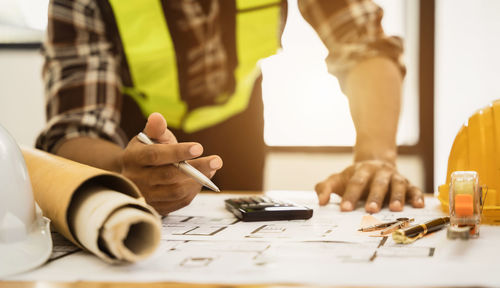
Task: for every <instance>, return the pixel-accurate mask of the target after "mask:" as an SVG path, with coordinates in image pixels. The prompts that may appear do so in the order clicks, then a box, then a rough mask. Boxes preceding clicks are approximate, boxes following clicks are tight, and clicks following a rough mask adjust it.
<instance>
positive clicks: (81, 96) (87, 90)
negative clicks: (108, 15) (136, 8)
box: [36, 0, 127, 152]
mask: <svg viewBox="0 0 500 288" xmlns="http://www.w3.org/2000/svg"><path fill="white" fill-rule="evenodd" d="M48 16H49V17H48V27H47V36H46V40H45V41H44V44H43V49H42V53H43V56H44V57H45V63H44V67H43V71H42V75H43V80H44V83H45V101H46V102H45V103H46V107H45V108H46V117H47V125H46V127H45V129H44V130H43V131H42V132H41V134H40V135H39V136H38V139H37V141H36V147H37V148H40V149H43V150H46V151H51V152H52V151H54V150H56V149H57V148H58V146H59V145H60V144H61V143H62V142H63V141H64V140H67V139H71V138H75V137H93V138H102V139H106V140H109V141H112V142H114V143H116V144H118V145H120V146H124V145H125V144H126V141H127V140H126V136H125V133H124V132H123V131H122V130H121V128H120V126H119V123H120V110H121V105H122V94H121V91H120V90H121V80H120V77H119V74H118V69H119V67H118V66H119V64H118V59H117V56H116V55H115V53H113V51H112V48H113V46H112V44H111V41H109V39H107V38H106V29H105V25H104V21H103V20H102V16H101V13H100V11H99V9H98V7H97V5H96V3H95V1H85V0H52V1H51V2H50V4H49V15H48Z"/></svg>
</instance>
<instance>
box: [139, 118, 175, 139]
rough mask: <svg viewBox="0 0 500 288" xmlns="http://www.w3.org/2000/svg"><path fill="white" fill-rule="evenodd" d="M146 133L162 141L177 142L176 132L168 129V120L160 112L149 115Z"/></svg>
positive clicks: (145, 128)
mask: <svg viewBox="0 0 500 288" xmlns="http://www.w3.org/2000/svg"><path fill="white" fill-rule="evenodd" d="M144 133H146V135H148V136H149V138H151V139H154V140H156V141H157V142H160V143H177V139H176V138H175V136H174V134H173V133H172V132H171V131H170V130H168V129H167V120H165V118H164V117H163V116H162V115H161V114H160V113H158V112H154V113H151V115H149V117H148V122H147V123H146V127H144Z"/></svg>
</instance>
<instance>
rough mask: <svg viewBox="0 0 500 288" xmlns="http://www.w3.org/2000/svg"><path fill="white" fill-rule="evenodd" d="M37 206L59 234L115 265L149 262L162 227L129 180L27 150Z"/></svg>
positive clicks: (25, 156)
mask: <svg viewBox="0 0 500 288" xmlns="http://www.w3.org/2000/svg"><path fill="white" fill-rule="evenodd" d="M22 150H23V155H24V158H25V160H26V165H27V166H28V173H29V174H30V178H31V183H32V185H33V193H34V196H35V200H36V201H37V202H38V204H39V206H40V208H41V209H42V211H43V212H44V215H46V216H47V217H48V218H49V219H51V220H52V224H53V226H54V228H55V229H56V231H58V232H59V233H61V234H62V235H64V236H65V237H66V238H67V239H69V240H70V241H72V242H73V243H75V244H76V245H78V246H80V247H82V248H84V249H86V250H88V251H90V252H91V253H93V254H95V255H97V256H98V257H100V258H101V259H103V260H105V261H107V262H110V263H117V262H135V261H138V260H141V259H144V258H146V257H148V256H150V255H151V254H152V253H153V252H154V251H155V249H156V248H157V247H158V245H159V242H160V236H161V235H160V233H161V232H160V231H161V221H160V218H159V216H158V214H157V213H156V212H155V210H154V209H153V208H152V207H151V206H149V205H148V204H146V202H145V201H144V198H143V197H142V196H141V194H140V192H139V190H138V189H137V187H136V186H135V185H134V184H133V183H132V182H131V181H130V180H128V179H126V178H125V177H123V176H121V175H119V174H116V173H112V172H109V171H105V170H101V169H97V168H94V167H90V166H87V165H83V164H80V163H77V162H74V161H71V160H68V159H65V158H61V157H58V156H55V155H52V154H49V153H46V152H43V151H40V150H36V149H27V148H23V149H22Z"/></svg>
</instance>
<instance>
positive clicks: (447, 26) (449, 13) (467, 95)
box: [434, 0, 500, 190]
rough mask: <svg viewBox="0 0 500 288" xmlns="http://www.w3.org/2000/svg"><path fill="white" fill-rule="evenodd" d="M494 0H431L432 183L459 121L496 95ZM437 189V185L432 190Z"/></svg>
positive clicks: (497, 9)
mask: <svg viewBox="0 0 500 288" xmlns="http://www.w3.org/2000/svg"><path fill="white" fill-rule="evenodd" d="M499 51H500V1H497V0H438V1H436V55H435V61H436V73H435V111H434V116H435V121H436V123H435V134H434V137H435V140H434V153H435V162H434V167H435V170H434V171H435V172H434V179H435V180H434V181H435V186H436V187H437V185H440V184H443V183H444V181H445V180H446V169H447V161H448V156H449V151H450V149H451V145H452V143H453V140H454V139H455V135H456V133H457V132H458V130H459V129H460V127H461V125H462V124H463V123H464V122H465V121H466V120H467V118H468V117H469V116H470V115H472V114H473V113H474V112H475V111H476V110H477V109H479V108H481V107H484V106H486V105H488V103H489V102H490V101H492V100H493V99H498V98H500V85H499V84H498V83H500V55H499V54H498V52H499ZM436 190H437V189H436Z"/></svg>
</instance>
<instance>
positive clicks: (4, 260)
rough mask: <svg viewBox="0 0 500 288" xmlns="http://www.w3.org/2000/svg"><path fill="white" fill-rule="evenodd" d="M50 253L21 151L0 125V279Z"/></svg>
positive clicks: (39, 261)
mask: <svg viewBox="0 0 500 288" xmlns="http://www.w3.org/2000/svg"><path fill="white" fill-rule="evenodd" d="M51 252H52V238H51V235H50V229H49V220H48V219H47V218H45V217H43V216H42V214H41V210H40V209H39V208H38V207H37V205H36V203H35V200H34V199H33V192H32V189H31V182H30V178H29V175H28V171H27V169H26V163H25V162H24V158H23V155H22V153H21V150H20V149H19V147H18V146H17V144H16V142H15V140H14V138H12V136H10V135H9V133H8V132H7V131H6V130H5V129H4V128H3V127H2V126H1V125H0V278H3V277H6V276H8V275H12V274H16V273H20V272H23V271H27V270H30V269H33V268H35V267H38V266H40V265H42V264H43V263H45V261H47V259H48V258H49V256H50V254H51Z"/></svg>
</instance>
